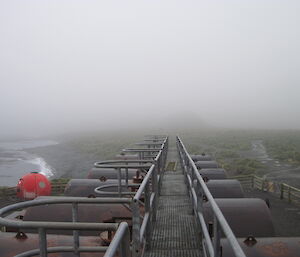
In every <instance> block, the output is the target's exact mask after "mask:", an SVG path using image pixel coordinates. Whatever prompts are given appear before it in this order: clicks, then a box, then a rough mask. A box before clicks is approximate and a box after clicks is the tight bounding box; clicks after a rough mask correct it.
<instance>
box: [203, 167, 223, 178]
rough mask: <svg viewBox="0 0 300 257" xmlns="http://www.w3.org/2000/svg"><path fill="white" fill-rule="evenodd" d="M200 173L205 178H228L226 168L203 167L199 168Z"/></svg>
mask: <svg viewBox="0 0 300 257" xmlns="http://www.w3.org/2000/svg"><path fill="white" fill-rule="evenodd" d="M199 173H200V175H201V176H202V178H203V179H205V178H206V179H207V180H210V179H226V178H227V174H226V171H225V170H224V169H221V168H217V169H201V170H199Z"/></svg>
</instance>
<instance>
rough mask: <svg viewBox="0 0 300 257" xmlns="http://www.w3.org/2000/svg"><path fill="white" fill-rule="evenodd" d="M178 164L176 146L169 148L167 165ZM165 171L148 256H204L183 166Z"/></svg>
mask: <svg viewBox="0 0 300 257" xmlns="http://www.w3.org/2000/svg"><path fill="white" fill-rule="evenodd" d="M169 162H177V163H179V157H178V154H177V150H176V147H175V146H174V147H173V146H172V145H171V146H170V147H169V152H168V159H167V163H169ZM173 167H176V170H175V171H166V172H165V174H164V177H163V181H162V188H161V195H160V197H159V204H158V210H157V220H156V223H155V226H154V229H153V234H152V239H151V244H150V249H149V250H148V251H147V252H146V253H145V257H179V256H180V257H182V256H183V257H201V256H202V250H201V241H200V237H199V233H198V232H197V227H196V222H195V219H194V215H193V211H192V205H191V201H190V198H189V196H188V191H187V187H186V185H185V183H184V175H183V173H182V170H181V167H180V165H175V166H173Z"/></svg>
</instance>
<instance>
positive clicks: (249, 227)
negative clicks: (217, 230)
mask: <svg viewBox="0 0 300 257" xmlns="http://www.w3.org/2000/svg"><path fill="white" fill-rule="evenodd" d="M215 201H216V203H217V205H218V206H219V208H220V210H221V211H222V213H223V215H224V217H225V219H226V220H227V222H228V224H229V226H230V227H231V229H232V231H233V233H234V234H235V236H236V237H248V236H250V235H252V236H254V237H272V236H275V231H274V226H273V223H272V219H271V214H270V210H269V208H268V206H267V205H266V203H265V201H263V200H261V199H257V198H241V199H221V198H219V199H215ZM203 215H204V219H205V222H206V224H207V227H208V229H209V231H212V224H213V214H212V209H211V206H210V203H209V202H206V203H204V204H203Z"/></svg>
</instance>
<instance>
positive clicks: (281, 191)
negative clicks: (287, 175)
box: [280, 183, 284, 199]
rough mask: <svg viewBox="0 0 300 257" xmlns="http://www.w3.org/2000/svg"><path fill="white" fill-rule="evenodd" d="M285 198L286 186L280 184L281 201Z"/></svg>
mask: <svg viewBox="0 0 300 257" xmlns="http://www.w3.org/2000/svg"><path fill="white" fill-rule="evenodd" d="M283 198H284V184H283V183H281V184H280V199H283Z"/></svg>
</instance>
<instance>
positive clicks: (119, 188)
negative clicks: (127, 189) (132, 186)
mask: <svg viewBox="0 0 300 257" xmlns="http://www.w3.org/2000/svg"><path fill="white" fill-rule="evenodd" d="M117 174H118V193H119V197H122V175H121V168H118V169H117Z"/></svg>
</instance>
